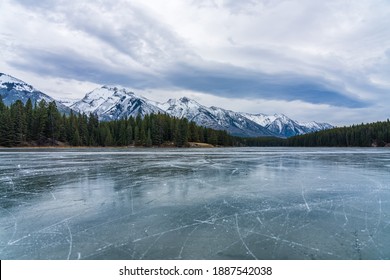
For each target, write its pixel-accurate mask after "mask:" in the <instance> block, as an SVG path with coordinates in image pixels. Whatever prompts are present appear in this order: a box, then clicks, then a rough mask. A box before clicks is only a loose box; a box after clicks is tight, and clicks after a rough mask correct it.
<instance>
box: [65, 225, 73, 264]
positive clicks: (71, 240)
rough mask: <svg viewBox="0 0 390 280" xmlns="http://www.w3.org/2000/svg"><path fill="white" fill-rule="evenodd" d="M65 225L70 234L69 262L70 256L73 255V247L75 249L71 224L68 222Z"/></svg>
mask: <svg viewBox="0 0 390 280" xmlns="http://www.w3.org/2000/svg"><path fill="white" fill-rule="evenodd" d="M65 225H66V227H67V228H68V232H69V240H68V241H69V252H68V258H67V259H68V260H69V259H70V255H71V254H72V247H73V235H72V231H71V230H70V227H69V224H68V221H66V222H65Z"/></svg>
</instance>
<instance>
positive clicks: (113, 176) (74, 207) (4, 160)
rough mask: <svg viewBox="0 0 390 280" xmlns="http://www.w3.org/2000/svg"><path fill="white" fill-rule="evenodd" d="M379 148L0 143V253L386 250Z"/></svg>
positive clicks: (358, 253)
mask: <svg viewBox="0 0 390 280" xmlns="http://www.w3.org/2000/svg"><path fill="white" fill-rule="evenodd" d="M389 184H390V150H389V149H385V148H384V149H374V148H372V149H352V148H350V149H343V148H339V149H327V148H321V149H314V148H313V149H308V148H218V149H153V148H151V149H139V148H130V149H47V150H43V149H1V150H0V259H390V186H389Z"/></svg>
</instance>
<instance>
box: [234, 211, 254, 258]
mask: <svg viewBox="0 0 390 280" xmlns="http://www.w3.org/2000/svg"><path fill="white" fill-rule="evenodd" d="M235 216H236V229H237V233H238V237H239V238H240V240H241V242H242V244H243V245H244V247H245V248H246V250H247V251H248V253H249V254H250V255H251V256H252V257H253V258H254V259H255V260H257V258H256V256H255V255H254V254H253V253H252V251H251V250H250V249H249V248H248V245H246V243H245V241H244V239H243V238H242V235H241V232H240V228H239V227H238V218H237V213H236V215H235Z"/></svg>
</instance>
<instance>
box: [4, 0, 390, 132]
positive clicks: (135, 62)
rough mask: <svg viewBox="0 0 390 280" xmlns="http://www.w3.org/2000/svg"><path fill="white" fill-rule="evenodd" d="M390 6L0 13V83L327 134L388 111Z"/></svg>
mask: <svg viewBox="0 0 390 280" xmlns="http://www.w3.org/2000/svg"><path fill="white" fill-rule="evenodd" d="M389 14H390V2H389V1H387V0H383V1H380V0H369V1H365V0H361V1H360V0H359V1H340V0H329V1H313V0H301V1H289V0H272V1H270V0H248V1H233V0H202V1H193V0H167V1H157V0H156V1H144V0H139V1H138V0H134V1H124V0H123V1H106V0H100V1H63V0H56V1H54V0H41V1H33V0H27V1H23V0H19V1H16V0H15V1H10V0H2V1H1V2H0V43H1V45H0V46H1V47H0V58H1V61H0V72H4V73H7V74H10V75H13V76H16V77H17V78H20V79H22V80H24V81H26V82H28V83H30V84H32V85H34V86H35V87H36V88H38V89H40V90H42V91H44V92H46V93H47V94H49V95H52V96H53V97H56V98H60V99H61V98H70V97H72V98H81V97H82V96H83V95H84V94H85V93H86V92H88V91H91V90H93V89H94V88H95V87H98V86H101V85H103V84H111V85H120V86H125V87H130V88H132V89H134V91H135V92H138V93H141V94H143V95H144V96H146V97H148V98H150V99H153V100H158V101H166V100H167V99H168V98H170V97H181V96H183V95H186V96H188V97H191V98H194V99H196V100H197V101H198V102H200V103H202V104H205V105H209V106H211V105H215V106H219V107H223V108H227V109H232V110H236V111H245V112H250V113H260V112H261V113H267V114H272V113H285V114H287V115H288V116H290V117H292V118H295V119H298V120H300V121H310V120H317V121H327V122H330V123H332V124H336V125H344V124H352V123H361V122H369V121H376V120H384V119H386V118H388V117H389V112H390V110H389V109H390V108H389V107H390V28H389V26H390V17H389Z"/></svg>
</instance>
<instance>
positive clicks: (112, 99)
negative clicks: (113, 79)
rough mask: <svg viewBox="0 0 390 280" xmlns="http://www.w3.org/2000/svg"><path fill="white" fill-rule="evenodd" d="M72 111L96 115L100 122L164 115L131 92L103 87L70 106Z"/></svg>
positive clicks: (151, 104)
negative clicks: (153, 114)
mask: <svg viewBox="0 0 390 280" xmlns="http://www.w3.org/2000/svg"><path fill="white" fill-rule="evenodd" d="M70 108H71V109H72V110H74V111H78V112H84V113H86V114H89V113H93V114H96V115H97V116H98V117H99V119H101V120H117V119H121V118H125V117H130V116H132V117H136V116H138V115H140V116H141V117H144V116H145V115H148V114H152V113H155V114H157V113H164V111H163V110H161V109H160V108H158V107H157V102H153V101H151V100H148V99H146V98H144V97H140V96H137V95H135V94H134V93H133V92H131V91H129V90H127V89H124V88H121V89H119V88H117V87H109V86H103V87H101V88H97V89H95V90H93V91H91V92H89V93H87V94H86V95H85V97H84V98H83V99H81V100H80V101H78V102H76V103H74V104H73V105H71V106H70Z"/></svg>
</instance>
